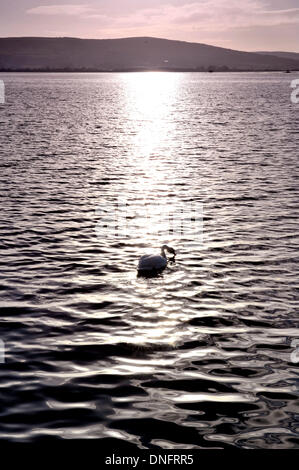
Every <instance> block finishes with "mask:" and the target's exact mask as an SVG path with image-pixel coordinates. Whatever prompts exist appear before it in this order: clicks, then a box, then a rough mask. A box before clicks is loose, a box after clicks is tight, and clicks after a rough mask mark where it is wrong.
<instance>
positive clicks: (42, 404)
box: [0, 73, 299, 449]
mask: <svg viewBox="0 0 299 470" xmlns="http://www.w3.org/2000/svg"><path fill="white" fill-rule="evenodd" d="M0 78H1V79H2V80H4V83H5V86H6V104H5V105H1V106H0V137H1V162H0V163H1V173H0V180H1V228H0V233H1V259H0V263H1V269H0V272H1V282H0V297H1V304H0V305H1V313H0V338H1V340H2V341H3V342H4V346H5V358H4V357H3V355H4V351H2V359H5V362H4V363H1V364H0V400H1V411H0V439H2V440H3V439H4V440H10V441H26V442H28V441H30V442H31V441H36V440H39V439H44V438H51V439H61V438H62V439H75V438H78V437H80V438H92V439H102V441H101V442H102V444H103V445H104V444H107V445H108V444H111V445H115V448H117V447H118V446H119V445H121V444H122V443H130V444H131V445H132V446H135V447H136V448H137V447H139V448H145V449H149V448H150V449H180V448H190V449H196V448H227V447H235V446H237V447H242V448H292V447H297V448H298V447H299V414H298V411H299V406H298V395H299V393H298V392H299V374H298V362H297V361H298V360H299V359H298V356H299V354H298V353H296V340H297V341H298V344H299V333H298V307H299V291H298V289H299V282H298V274H299V273H298V249H299V234H298V228H299V220H298V217H299V213H298V205H299V204H298V200H299V185H298V177H299V159H298V147H299V125H298V124H299V121H298V111H299V104H298V105H296V104H293V103H292V102H291V100H290V92H291V88H290V80H291V79H293V78H298V76H296V74H292V75H286V74H282V73H227V74H221V73H217V74H216V73H214V74H204V73H194V74H192V73H130V74H38V73H36V74H21V73H19V74H1V77H0ZM120 199H121V200H122V201H125V205H126V220H127V231H126V233H119V232H118V233H116V232H115V231H114V230H112V229H109V228H108V229H105V223H104V219H105V220H106V219H107V217H108V218H109V216H110V215H111V218H112V219H113V216H114V214H115V213H116V212H117V211H119V209H118V204H119V201H120ZM190 205H193V206H192V207H193V208H195V212H196V214H198V219H196V217H195V219H196V220H195V221H194V224H193V225H194V228H195V230H194V231H193V233H192V231H191V232H188V231H184V232H182V233H181V234H180V233H176V232H175V233H172V232H171V233H170V234H169V236H168V238H167V237H166V235H165V233H163V230H160V229H161V225H159V224H160V222H159V220H160V219H159V214H158V213H157V211H156V209H157V208H158V209H159V208H160V209H161V212H162V213H163V214H164V212H165V210H167V209H169V210H170V211H175V210H176V209H177V208H182V207H183V208H186V209H188V208H189V207H190ZM115 210H116V212H115ZM201 215H203V216H202V218H201ZM163 223H164V222H162V226H163ZM163 243H169V244H170V245H171V246H173V247H174V248H175V249H176V250H177V257H176V260H175V263H170V264H169V266H168V267H167V268H166V270H165V271H164V273H163V274H162V275H160V276H158V277H156V278H144V277H137V276H136V265H137V262H138V258H139V257H140V256H141V255H143V254H144V253H146V252H150V251H153V252H159V249H160V246H161V245H162V244H163Z"/></svg>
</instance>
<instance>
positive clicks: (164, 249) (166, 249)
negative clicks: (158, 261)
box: [161, 245, 176, 256]
mask: <svg viewBox="0 0 299 470" xmlns="http://www.w3.org/2000/svg"><path fill="white" fill-rule="evenodd" d="M164 251H168V253H170V254H171V255H173V256H175V255H176V252H175V249H174V248H171V246H168V245H162V247H161V252H162V253H163V252H164Z"/></svg>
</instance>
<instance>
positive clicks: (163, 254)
mask: <svg viewBox="0 0 299 470" xmlns="http://www.w3.org/2000/svg"><path fill="white" fill-rule="evenodd" d="M161 256H163V258H165V259H166V254H165V249H164V248H161Z"/></svg>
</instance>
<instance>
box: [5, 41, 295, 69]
mask: <svg viewBox="0 0 299 470" xmlns="http://www.w3.org/2000/svg"><path fill="white" fill-rule="evenodd" d="M8 69H10V70H70V71H71V70H74V71H77V70H78V71H79V70H97V71H114V70H115V71H116V70H144V69H145V70H148V69H150V70H156V69H167V70H285V69H290V70H299V60H295V59H294V58H289V57H277V56H274V55H270V54H269V53H267V54H266V55H263V54H259V53H253V52H241V51H235V50H232V49H225V48H222V47H215V46H209V45H206V44H199V43H190V42H183V41H173V40H168V39H158V38H150V37H144V38H125V39H77V38H42V37H41V38H38V37H23V38H0V70H2V71H3V70H8Z"/></svg>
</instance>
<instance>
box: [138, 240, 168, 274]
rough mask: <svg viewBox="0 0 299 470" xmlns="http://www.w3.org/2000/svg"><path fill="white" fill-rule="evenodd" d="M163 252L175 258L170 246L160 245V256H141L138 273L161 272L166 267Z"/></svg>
mask: <svg viewBox="0 0 299 470" xmlns="http://www.w3.org/2000/svg"><path fill="white" fill-rule="evenodd" d="M165 251H168V253H170V254H172V255H173V258H172V259H174V257H175V255H176V253H175V250H174V249H173V248H171V246H168V245H162V246H161V255H143V256H141V258H140V260H139V263H138V272H155V271H162V270H163V269H164V268H166V266H167V257H166V253H165Z"/></svg>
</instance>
